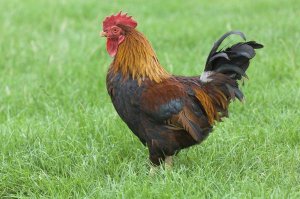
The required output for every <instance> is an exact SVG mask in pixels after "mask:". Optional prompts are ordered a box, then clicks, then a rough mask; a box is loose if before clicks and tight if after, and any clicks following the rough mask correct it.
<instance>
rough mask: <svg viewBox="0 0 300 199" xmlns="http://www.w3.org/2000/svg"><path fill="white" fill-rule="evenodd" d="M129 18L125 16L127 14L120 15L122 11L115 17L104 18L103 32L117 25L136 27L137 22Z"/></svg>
mask: <svg viewBox="0 0 300 199" xmlns="http://www.w3.org/2000/svg"><path fill="white" fill-rule="evenodd" d="M131 17H132V16H127V13H125V14H123V15H122V11H120V12H119V13H118V14H116V15H111V16H109V17H106V18H105V19H104V21H103V30H105V29H107V28H108V27H111V26H115V25H118V24H119V25H124V26H129V27H131V28H135V27H136V26H137V22H136V21H135V20H133V19H132V18H131Z"/></svg>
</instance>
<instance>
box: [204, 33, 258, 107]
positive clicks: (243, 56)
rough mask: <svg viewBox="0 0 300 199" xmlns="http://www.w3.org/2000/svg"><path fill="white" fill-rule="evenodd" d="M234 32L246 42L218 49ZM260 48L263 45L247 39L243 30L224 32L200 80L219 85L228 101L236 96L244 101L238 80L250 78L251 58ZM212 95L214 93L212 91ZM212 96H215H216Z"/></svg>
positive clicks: (208, 59) (208, 84) (216, 43)
mask: <svg viewBox="0 0 300 199" xmlns="http://www.w3.org/2000/svg"><path fill="white" fill-rule="evenodd" d="M232 34H236V35H239V36H240V37H241V38H242V39H243V40H245V42H239V43H236V44H234V45H232V46H231V47H228V48H226V49H225V50H223V49H221V50H219V51H218V48H219V47H220V45H221V44H222V42H223V41H224V40H225V39H226V38H227V37H228V36H230V35H232ZM259 48H263V45H262V44H259V43H256V42H255V41H246V37H245V35H244V34H243V33H242V32H239V31H231V32H228V33H226V34H224V35H223V36H222V37H221V38H220V39H219V40H218V41H216V42H215V43H214V45H213V47H212V49H211V51H210V53H209V55H208V58H207V61H206V65H205V69H204V73H203V74H202V75H201V77H200V80H201V81H202V82H207V86H213V87H217V89H218V90H219V91H221V92H222V93H223V94H224V95H225V96H226V98H227V100H228V101H230V100H231V99H235V97H237V98H238V99H239V100H240V101H242V100H243V98H244V95H243V93H242V91H241V90H240V89H239V87H238V83H237V80H240V79H242V77H245V78H248V77H247V75H246V70H247V69H248V66H249V63H250V59H252V58H253V57H254V56H255V49H259ZM211 95H214V94H213V93H211ZM211 97H212V98H215V96H211Z"/></svg>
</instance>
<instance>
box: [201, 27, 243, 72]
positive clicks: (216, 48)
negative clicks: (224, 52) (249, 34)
mask: <svg viewBox="0 0 300 199" xmlns="http://www.w3.org/2000/svg"><path fill="white" fill-rule="evenodd" d="M232 34H235V35H239V36H240V37H241V38H242V39H244V40H245V41H246V36H245V35H244V33H242V32H240V31H230V32H227V33H225V34H224V35H223V36H222V37H221V38H220V39H218V41H216V42H215V43H214V45H213V47H212V49H211V51H210V53H209V55H208V57H207V60H206V64H205V71H209V70H211V66H210V65H209V63H210V59H211V57H212V56H213V55H214V54H215V53H216V52H217V50H218V48H219V46H220V45H221V43H222V42H223V41H224V39H226V38H227V37H228V36H230V35H232Z"/></svg>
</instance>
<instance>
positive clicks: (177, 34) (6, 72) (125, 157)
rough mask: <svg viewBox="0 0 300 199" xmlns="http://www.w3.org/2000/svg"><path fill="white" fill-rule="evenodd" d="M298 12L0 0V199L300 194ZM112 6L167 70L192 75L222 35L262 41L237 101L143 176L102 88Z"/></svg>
mask: <svg viewBox="0 0 300 199" xmlns="http://www.w3.org/2000/svg"><path fill="white" fill-rule="evenodd" d="M299 9H300V3H299V2H298V1H297V0H289V1H273V0H266V1H259V0H256V1H238V0H229V1H226V3H225V2H224V1H221V0H219V1H218V0H216V1H212V2H210V3H209V2H208V1H207V2H206V1H205V2H204V1H203V2H202V1H201V2H200V1H196V0H191V1H185V2H184V3H183V2H181V3H179V2H175V1H172V0H168V1H163V3H162V1H159V0H154V1H151V2H150V1H144V2H143V1H137V2H135V1H133V0H130V1H127V2H124V1H120V2H117V1H104V0H103V1H95V0H93V1H79V0H74V1H72V2H71V1H59V0H53V1H50V0H48V1H35V0H28V1H18V0H2V1H1V2H0V44H1V45H0V198H254V197H255V198H299V197H300V147H299V146H300V145H299V144H300V127H299V123H300V117H299V115H300V110H299V105H300V89H299V88H300V69H299V66H300V64H299V63H300V58H299V55H300V26H299V22H298V18H299V17H298V16H299V15H298V11H299ZM119 10H124V11H127V12H129V13H130V14H131V15H133V16H134V17H135V19H137V21H138V22H139V26H138V29H139V30H141V31H142V32H144V34H145V35H147V37H148V38H149V40H150V41H151V42H152V44H153V46H154V48H155V49H156V52H157V54H158V57H159V58H160V61H161V63H162V64H163V65H164V66H165V67H166V68H167V70H168V71H170V72H172V73H174V74H181V75H195V74H200V73H201V72H202V70H203V65H204V62H205V59H206V56H207V55H208V52H209V50H210V47H211V46H212V44H213V42H214V41H215V40H216V39H217V38H218V37H219V36H220V35H221V34H223V33H224V32H226V31H228V30H231V29H239V30H242V31H243V32H245V33H246V36H247V37H248V39H250V40H251V39H255V40H257V41H259V42H261V43H263V44H264V45H265V48H264V49H262V50H259V52H258V54H257V57H256V58H255V60H253V62H252V64H251V67H250V69H249V71H248V76H249V77H250V80H249V81H247V82H246V85H245V86H244V87H243V91H244V93H245V95H246V97H247V99H246V103H245V104H240V103H238V102H234V103H233V104H232V106H231V107H230V112H231V114H230V116H231V117H230V118H229V119H226V121H225V122H223V123H219V124H218V125H217V127H216V128H215V131H214V133H212V134H211V135H210V136H209V138H208V139H207V140H206V141H205V142H204V143H203V144H201V145H199V146H196V147H192V148H190V149H188V150H185V151H182V152H181V153H180V154H179V155H178V156H177V157H176V159H175V165H174V168H173V169H172V170H171V171H164V170H163V169H161V170H159V171H158V173H157V175H155V176H153V177H150V176H148V170H149V165H148V159H147V158H148V151H147V149H146V148H144V147H143V146H142V145H141V144H140V143H139V141H138V139H137V138H136V137H135V136H134V135H133V134H132V133H131V132H130V131H129V130H128V128H127V127H126V125H125V124H124V123H123V122H122V121H121V120H120V118H119V117H118V115H117V114H116V112H115V110H114V108H113V107H112V104H111V102H110V99H109V97H108V95H107V92H106V88H105V76H106V71H107V68H108V66H109V63H110V62H111V59H110V58H109V56H108V55H107V52H106V50H105V40H104V39H100V38H99V37H98V32H99V31H100V30H101V26H100V25H101V21H102V19H103V18H104V17H105V16H107V15H109V14H112V13H116V12H117V11H119Z"/></svg>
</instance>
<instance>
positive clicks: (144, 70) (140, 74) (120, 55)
mask: <svg viewBox="0 0 300 199" xmlns="http://www.w3.org/2000/svg"><path fill="white" fill-rule="evenodd" d="M111 69H112V70H113V72H115V73H117V72H121V73H122V75H123V76H124V77H131V78H133V79H136V80H137V81H138V83H139V84H141V82H142V81H143V80H144V79H146V78H149V79H150V80H152V81H154V82H157V83H159V82H161V81H162V80H163V79H166V78H169V77H170V76H171V75H170V74H169V73H168V72H167V71H166V70H165V69H164V68H163V67H162V66H161V65H160V63H159V61H158V59H157V57H156V54H155V52H154V50H153V49H152V47H151V44H150V43H149V41H148V40H147V39H146V38H145V37H144V36H143V35H142V34H141V33H140V32H138V31H136V30H134V29H132V30H130V31H129V32H127V34H126V38H125V40H124V42H122V43H121V44H120V45H119V47H118V52H117V54H116V56H115V58H114V61H113V63H112V65H111Z"/></svg>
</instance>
